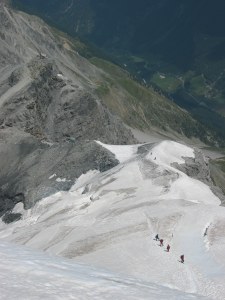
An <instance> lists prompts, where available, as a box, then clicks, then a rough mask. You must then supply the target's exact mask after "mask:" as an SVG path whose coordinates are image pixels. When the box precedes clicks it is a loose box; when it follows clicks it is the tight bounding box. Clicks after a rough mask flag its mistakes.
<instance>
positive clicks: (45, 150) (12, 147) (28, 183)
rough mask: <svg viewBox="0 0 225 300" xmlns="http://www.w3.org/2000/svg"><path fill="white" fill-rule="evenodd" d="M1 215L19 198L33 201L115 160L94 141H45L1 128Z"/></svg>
mask: <svg viewBox="0 0 225 300" xmlns="http://www.w3.org/2000/svg"><path fill="white" fill-rule="evenodd" d="M0 157H1V160H0V186H1V188H0V208H1V209H0V216H2V215H4V214H5V213H6V212H8V211H10V210H11V209H12V208H13V207H14V205H15V204H16V203H18V202H22V203H24V206H25V208H30V207H31V206H32V205H33V204H35V203H36V201H38V200H40V199H41V198H43V197H47V196H49V195H51V194H53V193H55V192H57V191H60V190H68V189H70V187H71V186H72V185H73V184H74V182H75V180H76V178H78V177H79V176H80V175H82V174H83V173H86V172H88V171H89V170H99V171H100V172H103V171H106V170H108V169H110V168H112V167H114V166H115V165H117V164H118V161H117V160H116V159H115V157H114V155H112V153H110V152H109V151H107V150H106V149H104V148H103V147H102V146H100V145H99V144H97V143H96V142H92V141H90V142H88V141H87V142H80V143H74V142H72V141H69V140H68V141H67V142H63V143H55V144H48V143H46V142H41V141H40V140H38V139H37V138H35V137H33V136H31V135H29V134H24V133H21V132H20V131H16V130H14V129H13V128H11V129H8V130H4V131H1V132H0Z"/></svg>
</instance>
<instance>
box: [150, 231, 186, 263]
mask: <svg viewBox="0 0 225 300" xmlns="http://www.w3.org/2000/svg"><path fill="white" fill-rule="evenodd" d="M155 240H156V241H159V243H160V244H159V246H160V247H163V239H160V238H159V235H158V233H157V234H156V236H155ZM166 250H167V252H170V245H169V244H168V245H167V247H166ZM180 262H181V263H182V264H183V263H184V255H183V254H182V255H181V256H180Z"/></svg>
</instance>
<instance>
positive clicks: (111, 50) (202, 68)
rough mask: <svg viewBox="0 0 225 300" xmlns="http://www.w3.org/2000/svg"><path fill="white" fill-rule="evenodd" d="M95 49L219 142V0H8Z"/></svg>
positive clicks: (222, 75) (224, 123)
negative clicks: (186, 113)
mask: <svg viewBox="0 0 225 300" xmlns="http://www.w3.org/2000/svg"><path fill="white" fill-rule="evenodd" d="M13 4H14V5H16V6H17V7H19V8H21V9H24V10H25V11H28V12H31V13H33V14H38V15H39V16H41V17H43V18H44V19H45V20H47V21H48V22H49V23H51V24H54V25H55V26H57V27H58V28H61V29H63V30H65V31H66V32H68V33H70V34H71V35H73V36H80V37H81V38H83V39H85V40H88V41H89V42H90V43H93V44H95V45H97V46H98V47H100V48H101V49H102V50H103V51H105V52H106V53H107V54H109V55H110V57H111V59H113V60H114V61H116V62H117V63H118V64H120V65H121V66H122V67H123V68H125V69H127V70H129V71H130V72H132V74H133V75H134V76H136V77H137V78H138V79H139V80H140V81H141V82H143V84H145V85H148V86H152V87H154V88H155V89H156V90H160V91H161V92H162V93H163V94H164V95H166V96H167V97H169V98H170V99H172V100H173V101H175V102H176V103H177V104H178V105H180V106H181V107H183V108H185V109H186V110H188V111H189V112H190V113H191V114H192V116H194V118H196V119H198V121H200V122H201V123H202V124H204V126H207V127H208V128H210V129H211V130H214V131H215V133H216V135H217V137H218V138H220V143H221V144H223V146H224V140H225V133H224V127H225V90H224V80H225V72H224V70H225V55H224V53H225V19H224V11H225V2H224V0H216V1H211V0H198V1H195V0H189V1H187V0H158V1H155V0H140V1H135V0H123V1H119V0H114V1H105V0H83V1H80V0H66V1H60V0H49V1H41V0H13Z"/></svg>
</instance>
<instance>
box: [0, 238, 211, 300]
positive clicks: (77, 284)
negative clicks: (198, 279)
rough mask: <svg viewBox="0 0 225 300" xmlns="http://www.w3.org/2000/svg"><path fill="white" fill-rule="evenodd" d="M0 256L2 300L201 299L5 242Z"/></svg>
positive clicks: (0, 248)
mask: <svg viewBox="0 0 225 300" xmlns="http://www.w3.org/2000/svg"><path fill="white" fill-rule="evenodd" d="M0 255H1V262H0V280H1V286H0V293H1V296H0V297H1V299H2V300H6V299H7V300H8V299H10V300H14V299H16V300H26V299H27V300H33V299H35V300H36V299H48V300H51V299H54V300H55V299H59V300H63V299H65V300H69V299H76V300H89V299H91V300H92V299H95V300H98V299H99V300H102V299H108V300H110V299H118V300H119V299H121V300H122V299H136V300H138V299H148V300H157V299H160V300H168V299H171V300H189V299H190V300H194V299H203V298H202V297H199V296H197V295H193V294H192V295H191V294H184V293H182V292H179V291H176V290H172V289H169V288H165V287H162V286H158V285H155V284H149V283H147V282H143V281H140V280H136V279H133V278H125V277H122V276H118V275H115V274H112V273H109V272H106V271H103V270H97V269H94V268H90V267H86V266H84V265H78V264H75V263H73V262H71V261H69V260H65V259H60V258H55V257H51V256H48V255H45V254H44V253H38V252H34V251H31V250H28V249H24V248H22V247H16V246H15V245H11V244H7V243H1V244H0ZM204 299H205V298H204Z"/></svg>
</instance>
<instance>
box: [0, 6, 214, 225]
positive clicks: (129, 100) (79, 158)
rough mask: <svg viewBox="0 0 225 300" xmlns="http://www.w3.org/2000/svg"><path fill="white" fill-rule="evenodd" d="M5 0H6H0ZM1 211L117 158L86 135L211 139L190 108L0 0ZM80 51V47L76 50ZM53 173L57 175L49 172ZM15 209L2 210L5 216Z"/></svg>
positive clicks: (129, 139) (114, 139)
mask: <svg viewBox="0 0 225 300" xmlns="http://www.w3.org/2000/svg"><path fill="white" fill-rule="evenodd" d="M6 2H7V1H6ZM0 23H1V28H0V54H1V55H0V71H1V74H2V76H1V78H0V107H1V109H0V124H1V128H0V138H1V140H0V144H1V149H0V152H1V161H0V182H1V190H0V201H1V211H0V215H1V216H2V215H4V214H5V213H6V212H7V211H10V210H11V209H12V207H13V206H14V205H15V203H17V202H21V201H22V202H23V203H24V204H25V207H27V208H28V207H30V206H32V205H33V204H34V203H35V202H36V201H37V200H39V199H41V198H42V197H43V196H47V195H49V194H51V193H53V192H56V191H57V190H67V189H69V188H70V187H71V185H72V184H73V182H74V180H75V178H77V177H79V176H80V175H81V174H82V173H84V172H87V171H88V170H90V169H98V170H102V171H104V170H107V169H108V168H111V167H112V166H114V165H115V164H117V163H118V162H117V160H116V159H115V158H114V157H113V155H112V154H111V153H108V152H107V151H106V150H104V149H102V148H101V147H100V146H99V145H98V144H96V143H95V142H94V141H93V140H101V141H102V142H106V143H112V144H128V143H135V142H136V140H135V138H134V137H133V135H132V133H131V131H130V130H129V129H127V127H126V126H125V124H124V122H125V123H126V124H127V125H129V126H131V127H133V128H138V129H141V130H158V131H160V132H161V133H164V134H166V135H171V136H173V137H175V136H176V137H178V138H182V137H183V138H184V137H185V136H188V137H189V138H191V137H195V138H201V139H203V140H204V141H208V142H209V141H212V142H213V141H214V139H213V135H212V134H210V132H208V131H205V130H204V128H203V127H201V126H200V125H199V124H198V123H197V122H196V121H195V120H193V119H192V118H191V117H190V116H189V114H188V113H187V112H185V111H183V110H181V109H179V108H178V107H177V106H176V105H175V104H174V103H172V102H169V101H168V100H167V99H166V98H165V97H164V96H162V95H160V94H158V93H156V92H155V91H154V90H152V89H147V88H146V87H143V86H141V85H140V84H138V83H137V82H135V81H133V79H132V78H131V77H130V75H129V74H128V73H127V72H124V71H123V70H121V69H120V68H119V67H117V66H115V65H113V64H111V63H109V62H107V61H105V60H103V59H100V58H94V57H90V58H89V60H87V59H85V58H83V57H82V56H81V55H80V54H79V52H81V53H83V52H85V51H89V50H88V48H87V47H86V46H85V45H84V44H82V43H80V42H79V40H72V39H70V38H69V37H67V36H66V35H64V34H62V33H60V32H58V31H56V30H53V29H51V28H50V27H48V26H47V25H46V24H45V23H44V22H43V21H41V20H40V19H39V18H37V17H34V16H29V15H27V14H24V13H22V12H15V11H13V10H12V9H10V8H9V6H8V5H7V4H4V2H1V4H0ZM78 51H79V52H78ZM54 174H56V176H57V177H56V179H57V181H55V179H54V180H52V177H51V176H52V175H54ZM18 217H19V216H17V215H16V216H12V215H6V216H5V221H7V222H9V221H11V220H13V219H17V218H18Z"/></svg>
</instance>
